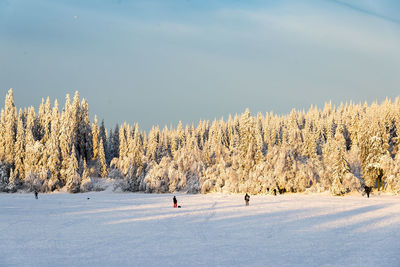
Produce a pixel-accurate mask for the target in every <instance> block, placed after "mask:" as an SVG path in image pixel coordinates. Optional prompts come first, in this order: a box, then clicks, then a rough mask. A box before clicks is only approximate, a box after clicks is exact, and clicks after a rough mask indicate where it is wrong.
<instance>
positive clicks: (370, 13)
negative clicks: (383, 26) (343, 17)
mask: <svg viewBox="0 0 400 267" xmlns="http://www.w3.org/2000/svg"><path fill="white" fill-rule="evenodd" d="M330 1H331V2H333V3H336V4H338V5H340V6H343V7H346V8H350V9H352V10H354V11H357V12H361V13H363V14H366V15H370V16H373V17H376V18H380V19H383V20H386V21H389V22H392V23H396V24H400V20H399V19H396V18H392V17H390V16H386V15H383V14H380V13H378V12H375V11H372V10H369V9H365V8H362V7H360V6H357V5H353V4H351V3H348V2H343V1H338V0H330Z"/></svg>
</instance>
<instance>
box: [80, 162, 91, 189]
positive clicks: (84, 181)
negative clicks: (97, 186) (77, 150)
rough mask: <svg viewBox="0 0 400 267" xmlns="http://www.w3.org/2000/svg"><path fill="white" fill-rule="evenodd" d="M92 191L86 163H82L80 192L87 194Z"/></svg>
mask: <svg viewBox="0 0 400 267" xmlns="http://www.w3.org/2000/svg"><path fill="white" fill-rule="evenodd" d="M91 189H92V183H91V179H90V177H89V170H88V168H87V165H86V161H83V172H82V180H81V184H80V192H88V191H90V190H91Z"/></svg>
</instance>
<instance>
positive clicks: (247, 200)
mask: <svg viewBox="0 0 400 267" xmlns="http://www.w3.org/2000/svg"><path fill="white" fill-rule="evenodd" d="M244 200H245V201H246V206H248V205H249V201H250V196H249V194H247V193H246V195H244Z"/></svg>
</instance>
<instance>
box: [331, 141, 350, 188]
mask: <svg viewBox="0 0 400 267" xmlns="http://www.w3.org/2000/svg"><path fill="white" fill-rule="evenodd" d="M336 144H337V147H336V151H335V153H334V154H335V155H334V163H333V173H332V178H333V181H332V186H331V193H332V195H334V196H341V195H343V194H345V193H346V188H345V187H344V186H343V180H344V176H345V174H346V173H348V172H349V171H350V168H349V166H348V163H347V162H346V160H345V159H344V152H343V147H342V146H341V144H340V143H336Z"/></svg>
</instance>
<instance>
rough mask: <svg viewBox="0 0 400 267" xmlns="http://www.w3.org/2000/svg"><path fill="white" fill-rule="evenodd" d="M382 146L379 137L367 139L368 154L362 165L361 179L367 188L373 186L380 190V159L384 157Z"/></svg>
mask: <svg viewBox="0 0 400 267" xmlns="http://www.w3.org/2000/svg"><path fill="white" fill-rule="evenodd" d="M383 147H384V144H383V142H382V138H380V137H379V136H376V135H375V136H372V137H371V138H370V139H369V148H368V153H367V156H366V158H365V162H364V164H363V167H364V168H363V177H364V180H365V185H366V186H368V187H374V186H375V184H377V186H378V190H379V189H380V183H382V187H383V181H381V178H382V176H383V169H382V167H381V165H380V162H381V159H382V157H383V156H384V155H385V150H384V148H383Z"/></svg>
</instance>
